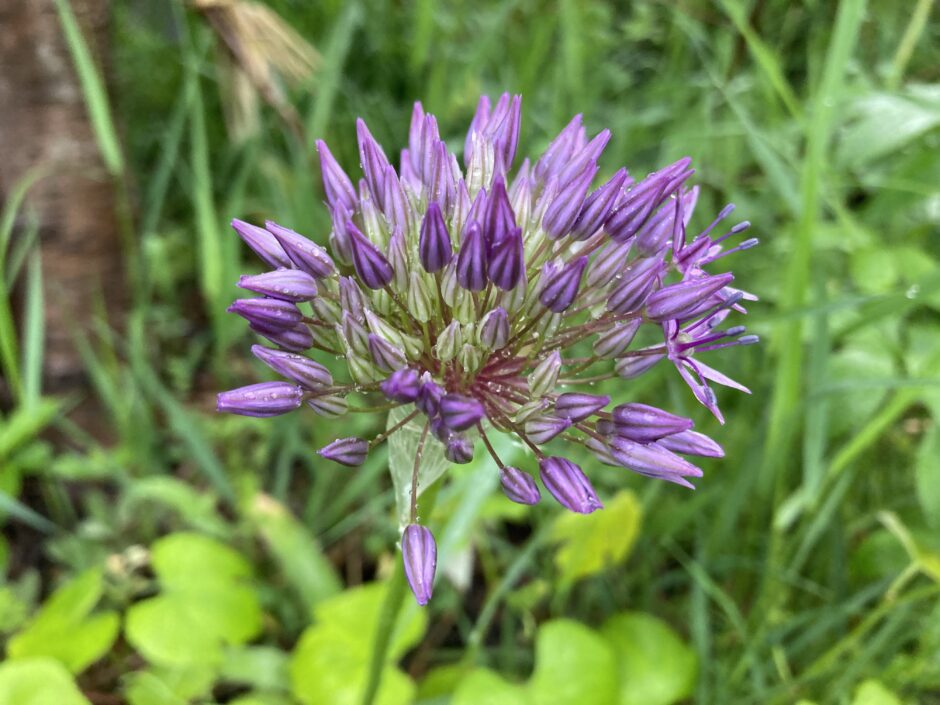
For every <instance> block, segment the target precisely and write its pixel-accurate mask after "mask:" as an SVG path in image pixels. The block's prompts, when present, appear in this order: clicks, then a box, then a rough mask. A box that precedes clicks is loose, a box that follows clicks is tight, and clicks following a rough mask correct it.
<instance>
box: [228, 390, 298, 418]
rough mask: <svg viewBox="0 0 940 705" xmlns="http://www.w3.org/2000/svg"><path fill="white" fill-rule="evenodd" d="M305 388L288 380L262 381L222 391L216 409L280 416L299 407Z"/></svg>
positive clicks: (230, 412) (243, 413)
mask: <svg viewBox="0 0 940 705" xmlns="http://www.w3.org/2000/svg"><path fill="white" fill-rule="evenodd" d="M303 393H304V390H303V389H301V388H300V387H298V386H297V385H296V384H290V383H288V382H261V383H260V384H250V385H248V386H247V387H240V388H238V389H233V390H231V391H229V392H221V393H220V394H218V395H217V397H216V411H221V412H224V413H228V414H240V415H241V416H258V417H267V416H280V415H281V414H286V413H287V412H288V411H293V410H294V409H296V408H298V407H299V406H300V404H301V402H302V401H303Z"/></svg>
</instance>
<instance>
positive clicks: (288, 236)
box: [265, 220, 336, 279]
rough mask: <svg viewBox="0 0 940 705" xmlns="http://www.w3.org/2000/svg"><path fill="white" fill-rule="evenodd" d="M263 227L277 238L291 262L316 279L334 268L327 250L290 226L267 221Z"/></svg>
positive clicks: (327, 274)
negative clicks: (286, 226)
mask: <svg viewBox="0 0 940 705" xmlns="http://www.w3.org/2000/svg"><path fill="white" fill-rule="evenodd" d="M265 227H266V228H267V229H268V231H269V232H270V233H271V234H272V235H274V237H276V238H277V241H278V242H279V243H280V244H281V247H283V248H284V252H286V253H287V256H288V257H290V258H291V260H292V261H293V263H294V264H295V265H296V266H298V267H300V268H301V269H303V270H304V271H305V272H308V273H310V274H311V275H313V276H314V277H316V278H318V279H322V278H324V277H328V276H330V275H331V274H332V273H333V270H334V269H335V268H336V267H335V266H334V265H333V260H332V259H331V258H330V256H329V254H327V251H326V250H324V249H323V248H322V247H320V246H319V245H318V244H316V243H315V242H313V241H311V240H309V239H307V238H305V237H304V236H303V235H301V234H300V233H296V232H294V231H293V230H291V229H290V228H285V227H284V226H283V225H278V224H277V223H275V222H273V221H270V220H269V221H267V222H266V223H265Z"/></svg>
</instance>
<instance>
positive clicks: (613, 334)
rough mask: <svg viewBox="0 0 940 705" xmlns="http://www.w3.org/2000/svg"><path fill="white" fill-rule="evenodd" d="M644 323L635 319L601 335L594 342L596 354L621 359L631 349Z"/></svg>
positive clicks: (619, 324)
mask: <svg viewBox="0 0 940 705" xmlns="http://www.w3.org/2000/svg"><path fill="white" fill-rule="evenodd" d="M642 323H643V321H642V320H641V319H639V318H634V319H632V320H629V321H626V322H625V323H618V324H617V325H615V326H614V327H613V328H610V329H608V330H606V331H604V332H603V333H600V334H599V335H598V336H597V339H596V340H595V341H594V354H595V355H597V356H598V357H605V358H612V357H613V358H615V357H619V356H620V355H622V354H623V353H624V352H626V350H627V348H629V347H630V343H632V342H633V338H634V337H635V336H636V332H637V331H638V330H639V328H640V325H641V324H642Z"/></svg>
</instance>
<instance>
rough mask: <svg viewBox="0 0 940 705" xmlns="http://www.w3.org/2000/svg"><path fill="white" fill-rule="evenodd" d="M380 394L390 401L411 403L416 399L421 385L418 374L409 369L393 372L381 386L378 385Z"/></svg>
mask: <svg viewBox="0 0 940 705" xmlns="http://www.w3.org/2000/svg"><path fill="white" fill-rule="evenodd" d="M379 388H380V389H381V390H382V393H383V394H384V395H385V396H386V397H388V398H389V399H390V400H392V401H398V402H402V403H403V404H404V403H408V402H413V401H414V400H415V399H417V398H418V391H419V390H420V389H421V383H420V382H419V381H418V373H417V372H416V371H415V370H412V369H410V368H404V369H401V370H395V371H394V372H392V374H391V375H389V377H388V379H386V380H385V381H384V382H382V384H380V385H379Z"/></svg>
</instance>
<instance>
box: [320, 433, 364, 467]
mask: <svg viewBox="0 0 940 705" xmlns="http://www.w3.org/2000/svg"><path fill="white" fill-rule="evenodd" d="M317 454H318V455H319V456H320V457H321V458H326V459H327V460H332V461H333V462H334V463H339V464H340V465H346V466H348V467H351V468H355V467H359V466H360V465H362V464H363V463H364V462H366V456H367V455H369V443H368V441H364V440H362V439H361V438H355V437H353V438H339V439H337V440H335V441H333V442H332V443H330V444H329V445H326V446H324V447H323V448H321V449H320V450H318V451H317Z"/></svg>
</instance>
